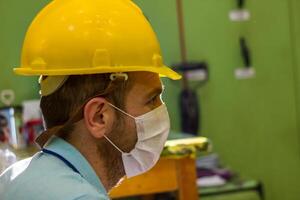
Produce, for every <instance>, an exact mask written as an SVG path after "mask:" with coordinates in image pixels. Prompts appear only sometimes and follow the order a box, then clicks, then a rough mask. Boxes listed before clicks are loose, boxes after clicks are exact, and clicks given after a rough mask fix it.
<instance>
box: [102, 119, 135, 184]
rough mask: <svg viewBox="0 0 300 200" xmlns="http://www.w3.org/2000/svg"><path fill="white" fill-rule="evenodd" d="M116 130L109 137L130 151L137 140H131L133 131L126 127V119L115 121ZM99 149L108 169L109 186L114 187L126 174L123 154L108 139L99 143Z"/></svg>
mask: <svg viewBox="0 0 300 200" xmlns="http://www.w3.org/2000/svg"><path fill="white" fill-rule="evenodd" d="M113 127H114V130H113V131H112V132H110V133H109V134H108V135H107V137H108V138H109V139H110V140H111V141H112V142H113V143H114V144H115V145H117V146H118V147H119V148H121V149H122V150H123V151H125V152H129V151H130V150H131V149H132V148H133V147H134V145H135V142H136V141H130V139H131V138H130V137H129V136H130V135H133V133H130V132H132V131H131V130H130V128H128V127H126V124H125V120H124V119H119V120H116V121H115V122H114V126H113ZM98 151H99V154H100V155H101V158H102V160H103V163H104V167H105V169H106V177H107V180H108V184H109V188H110V189H111V188H113V187H115V186H116V185H118V184H119V183H120V180H121V179H122V178H123V177H124V176H125V174H126V173H125V170H124V165H123V161H122V154H121V152H119V151H118V150H117V149H116V148H115V147H113V146H112V144H110V143H109V142H108V141H107V140H106V139H104V140H103V141H102V142H101V144H99V145H98Z"/></svg>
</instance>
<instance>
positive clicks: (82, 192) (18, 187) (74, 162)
mask: <svg viewBox="0 0 300 200" xmlns="http://www.w3.org/2000/svg"><path fill="white" fill-rule="evenodd" d="M45 149H46V150H48V151H51V152H53V153H54V154H58V155H59V156H61V157H62V158H63V159H65V160H66V161H63V159H61V158H58V157H57V156H54V155H53V154H49V153H44V152H39V153H37V154H35V155H34V156H33V157H32V158H28V159H25V160H22V161H20V162H17V163H16V164H14V165H13V166H12V167H10V168H9V169H8V170H6V171H5V172H4V173H3V174H2V175H1V176H0V199H1V200H21V199H22V200H50V199H51V200H75V199H76V200H81V199H85V200H107V199H109V198H108V196H107V193H106V191H105V189H104V187H103V185H102V183H101V182H100V180H99V178H98V176H97V175H96V173H95V171H94V170H93V169H92V167H91V166H90V164H89V163H88V161H87V160H86V159H85V158H84V157H83V156H82V155H81V154H80V153H79V151H78V150H77V149H75V148H74V147H73V146H72V145H70V144H69V143H67V142H65V141H64V140H63V139H60V138H57V137H55V138H53V139H52V140H51V142H50V143H49V144H48V145H47V146H46V147H45ZM72 167H74V168H75V170H74V169H72ZM76 171H78V172H79V173H78V172H76Z"/></svg>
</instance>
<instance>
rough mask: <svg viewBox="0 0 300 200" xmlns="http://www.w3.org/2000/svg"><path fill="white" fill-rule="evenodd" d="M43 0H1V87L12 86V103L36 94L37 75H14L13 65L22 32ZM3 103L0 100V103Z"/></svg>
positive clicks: (18, 60)
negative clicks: (14, 97)
mask: <svg viewBox="0 0 300 200" xmlns="http://www.w3.org/2000/svg"><path fill="white" fill-rule="evenodd" d="M47 2H49V1H46V0H39V1H37V0H26V1H20V0H0V69H1V70H0V91H1V90H3V89H13V90H14V91H15V93H16V101H15V103H14V104H20V103H21V102H22V101H23V100H26V99H32V98H38V97H39V96H38V84H37V78H36V77H34V78H32V77H30V78H29V77H22V76H16V75H15V74H14V73H13V71H12V69H13V68H14V67H17V66H19V64H20V54H21V48H22V43H23V40H24V36H25V32H26V29H27V27H28V26H29V24H30V23H31V21H32V19H33V18H34V16H35V15H36V14H37V12H38V11H39V10H40V9H41V8H42V7H43V6H44V5H45V4H46V3H47ZM1 106H3V104H1V102H0V107H1Z"/></svg>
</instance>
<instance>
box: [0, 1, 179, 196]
mask: <svg viewBox="0 0 300 200" xmlns="http://www.w3.org/2000/svg"><path fill="white" fill-rule="evenodd" d="M15 71H16V73H18V74H21V75H41V78H40V85H41V96H42V97H41V104H40V107H41V110H42V113H43V117H44V123H45V128H46V131H45V132H43V133H42V134H41V135H40V136H39V137H38V138H37V140H36V142H37V143H38V144H39V145H40V147H41V149H42V151H41V152H39V153H37V154H36V155H35V156H33V158H31V159H27V160H24V161H21V162H19V163H17V164H16V165H14V166H12V167H11V168H10V169H8V170H7V171H6V172H5V173H4V174H2V176H1V177H0V196H1V199H4V200H15V199H25V200H26V199H30V200H34V199H39V200H40V199H45V200H46V199H47V200H48V199H56V200H57V199H64V200H67V199H108V196H107V192H109V191H110V189H111V188H112V187H114V186H115V185H116V184H117V183H118V182H119V181H120V180H121V179H122V177H124V176H127V177H128V178H130V177H133V176H136V175H139V174H142V173H144V172H146V171H148V170H149V169H151V168H152V167H153V166H154V165H155V163H156V162H157V161H158V159H159V156H160V153H161V151H162V149H163V146H164V142H165V140H166V139H167V136H168V132H169V128H170V125H169V117H168V113H167V109H166V106H165V105H164V103H163V102H162V100H161V94H162V91H163V87H162V84H161V81H160V78H159V76H167V77H169V78H172V79H174V80H176V79H180V75H178V74H177V73H176V72H174V71H172V70H171V69H169V68H168V67H166V66H164V65H163V62H162V58H161V55H160V48H159V44H158V42H157V39H156V36H155V34H154V32H153V31H152V28H151V26H150V24H149V22H148V21H147V20H146V18H145V17H144V15H143V14H142V12H141V10H140V9H139V8H138V7H137V6H136V5H135V4H133V3H132V2H131V1H130V0H113V1H112V0H84V1H82V0H68V1H65V0H54V1H52V2H51V3H50V4H49V5H48V6H46V7H45V8H44V9H43V10H42V11H41V12H40V13H39V14H38V16H37V17H36V18H35V20H34V21H33V23H32V24H31V26H30V28H29V30H28V32H27V35H26V38H25V42H24V46H23V52H22V66H21V67H20V68H17V69H15Z"/></svg>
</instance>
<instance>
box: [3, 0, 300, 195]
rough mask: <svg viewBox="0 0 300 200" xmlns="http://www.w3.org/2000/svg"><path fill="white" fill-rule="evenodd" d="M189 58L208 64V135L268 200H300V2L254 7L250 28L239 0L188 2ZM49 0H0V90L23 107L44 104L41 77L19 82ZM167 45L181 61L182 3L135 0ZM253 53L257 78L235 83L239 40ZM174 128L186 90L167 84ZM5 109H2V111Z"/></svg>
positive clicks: (271, 0)
mask: <svg viewBox="0 0 300 200" xmlns="http://www.w3.org/2000/svg"><path fill="white" fill-rule="evenodd" d="M183 1H184V12H185V25H186V37H187V47H188V58H189V59H190V60H206V61H207V62H208V63H209V65H210V80H209V82H208V83H207V84H206V85H205V86H204V87H203V88H201V89H199V90H198V95H199V97H200V100H201V107H202V118H203V121H202V124H203V129H202V132H203V135H205V136H207V137H209V138H211V139H212V141H213V144H214V149H215V151H217V152H219V153H220V155H221V157H222V159H223V160H224V162H225V163H226V164H228V165H229V166H230V167H232V168H233V169H235V170H236V171H238V172H240V173H241V174H242V175H243V176H246V177H249V178H255V179H259V180H262V181H263V183H264V184H265V188H266V196H267V200H298V199H300V190H299V186H300V183H298V181H299V180H300V170H299V169H300V159H299V158H300V150H299V141H300V138H299V130H298V127H297V125H299V123H298V120H297V119H299V113H300V106H299V105H300V96H299V95H300V93H299V92H298V91H300V38H299V34H300V25H299V23H300V12H299V10H300V2H299V1H298V0H264V1H260V0H251V1H248V2H247V3H248V4H247V7H248V8H249V10H250V11H251V14H252V18H251V21H249V22H247V23H233V22H230V21H229V20H228V12H229V11H230V10H231V9H232V8H234V6H235V5H234V4H235V1H234V0H222V1H220V0H183ZM47 2H48V1H47V0H43V1H42V0H39V1H37V0H26V1H20V0H0V24H1V28H0V67H1V72H0V73H1V74H0V90H2V89H7V88H12V89H14V90H15V91H16V93H17V101H16V103H20V102H21V101H22V100H24V99H29V98H37V97H38V96H37V91H38V87H37V83H36V78H28V77H18V76H15V75H13V73H12V71H11V70H12V67H13V66H18V65H19V57H20V50H21V46H22V41H23V38H24V33H25V31H26V28H27V27H28V25H29V23H30V21H31V20H32V18H33V17H34V15H35V14H36V13H37V12H38V10H39V9H40V8H41V7H43V6H44V5H45V4H46V3H47ZM135 2H137V3H138V4H139V5H140V6H141V7H142V9H143V10H144V12H145V14H146V15H147V16H148V18H149V19H150V21H151V23H152V25H153V26H154V28H155V30H156V31H157V34H158V37H159V39H160V41H161V46H162V50H163V54H164V58H165V61H166V63H167V64H169V65H171V64H173V63H176V62H178V61H179V58H180V56H179V55H180V53H179V44H178V28H177V20H176V5H175V0H136V1H135ZM239 35H244V36H245V37H246V38H247V40H248V42H249V46H250V48H251V50H252V56H253V63H254V64H253V65H254V67H255V69H256V72H257V75H256V78H255V79H249V80H236V79H235V77H234V74H233V72H234V69H235V68H236V67H239V66H242V60H241V58H240V53H239V44H238V37H239ZM165 84H166V85H167V90H166V95H165V100H166V102H167V104H168V106H169V110H170V115H171V120H172V128H173V129H174V130H180V123H179V122H180V116H179V114H178V102H177V98H178V94H179V92H180V83H178V82H174V81H170V80H165ZM0 106H1V105H0Z"/></svg>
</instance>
